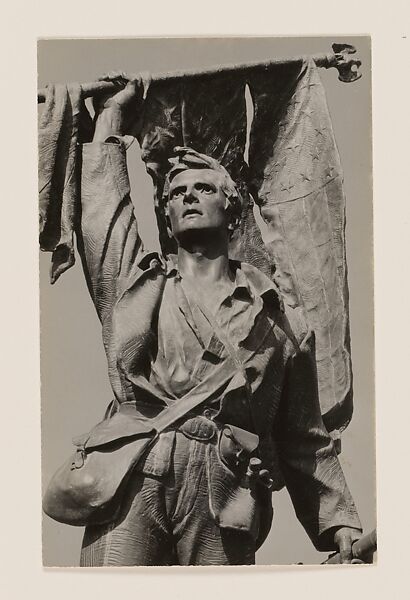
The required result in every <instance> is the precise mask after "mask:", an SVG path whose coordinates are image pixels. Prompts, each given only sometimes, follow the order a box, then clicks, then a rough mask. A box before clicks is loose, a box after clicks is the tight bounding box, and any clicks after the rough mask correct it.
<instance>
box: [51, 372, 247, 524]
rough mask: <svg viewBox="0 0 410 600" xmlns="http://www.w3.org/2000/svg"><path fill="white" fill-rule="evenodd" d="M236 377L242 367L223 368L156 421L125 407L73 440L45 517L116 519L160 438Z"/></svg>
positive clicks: (95, 520)
mask: <svg viewBox="0 0 410 600" xmlns="http://www.w3.org/2000/svg"><path fill="white" fill-rule="evenodd" d="M235 372H236V366H234V365H230V366H229V365H228V364H227V363H221V364H220V365H218V366H217V367H216V368H215V369H214V371H213V373H212V376H211V377H209V378H206V379H204V380H203V381H202V382H200V383H199V384H198V385H197V386H196V387H195V388H194V389H193V390H191V391H190V392H189V393H188V394H186V395H185V396H183V397H182V398H180V399H179V400H178V401H177V402H175V403H174V404H172V405H171V406H169V407H167V408H165V409H164V410H162V412H160V413H159V414H158V415H157V416H156V417H154V418H151V419H147V418H144V417H141V416H140V415H138V413H137V412H136V411H135V409H134V410H132V411H129V410H124V411H123V412H121V405H120V411H119V412H117V413H115V414H114V415H113V416H111V417H109V418H106V419H104V420H103V421H101V423H99V424H98V425H96V426H95V427H94V428H93V429H92V430H91V431H90V432H89V433H87V434H85V435H82V436H80V437H78V438H77V439H75V440H73V442H74V444H75V446H76V451H75V452H74V454H73V455H71V456H70V458H69V459H68V460H67V461H66V462H65V463H64V464H63V465H62V466H61V467H60V468H59V469H58V471H57V472H56V473H55V475H54V476H53V478H52V479H51V481H50V483H49V485H48V487H47V490H46V492H45V495H44V498H43V510H44V512H45V513H46V514H47V515H48V516H50V517H51V518H52V519H54V520H55V521H59V522H60V523H66V524H67V525H78V526H84V525H97V524H103V523H109V522H110V521H112V520H114V518H115V517H116V515H117V514H118V511H119V509H120V505H121V498H122V496H123V492H124V489H125V486H126V484H127V481H128V479H129V477H130V475H131V473H132V471H133V469H134V468H135V467H136V465H137V463H138V462H139V460H140V459H141V458H142V456H143V455H144V453H145V452H146V451H147V450H148V449H149V448H150V446H151V445H152V444H153V443H154V442H155V441H156V439H157V438H158V436H159V434H160V433H161V432H162V431H164V430H165V429H167V428H168V427H170V426H171V425H173V424H174V423H176V422H177V421H178V420H180V419H182V418H183V417H185V416H186V415H187V414H188V413H189V412H190V411H193V410H194V409H195V408H197V407H198V406H200V405H201V404H202V403H204V402H205V401H207V400H210V398H212V393H211V391H212V390H213V391H214V393H215V395H218V393H217V392H218V390H222V389H224V387H225V386H226V385H227V383H228V382H229V380H230V379H231V378H232V377H233V375H234V374H235ZM214 397H215V396H214ZM124 409H125V407H124Z"/></svg>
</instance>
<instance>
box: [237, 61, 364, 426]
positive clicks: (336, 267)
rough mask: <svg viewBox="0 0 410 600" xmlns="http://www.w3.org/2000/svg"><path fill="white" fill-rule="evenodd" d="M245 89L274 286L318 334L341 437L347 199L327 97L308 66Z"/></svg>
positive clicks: (345, 398)
mask: <svg viewBox="0 0 410 600" xmlns="http://www.w3.org/2000/svg"><path fill="white" fill-rule="evenodd" d="M249 85H250V90H251V94H252V99H253V103H254V118H253V123H252V129H251V141H250V150H249V187H250V191H251V193H252V194H253V197H254V198H255V201H256V202H257V203H258V204H259V206H260V209H261V214H262V217H263V219H264V221H265V222H266V224H267V226H268V230H269V231H268V234H267V236H265V243H266V246H267V250H268V252H269V254H270V255H271V257H272V261H273V263H274V264H275V267H276V272H275V276H274V278H275V280H276V282H277V284H278V286H279V287H280V289H281V291H282V295H283V297H284V299H285V302H286V303H287V304H289V305H290V306H301V307H303V308H304V311H305V314H306V317H307V320H308V322H309V325H310V327H311V329H312V330H313V331H314V332H315V335H316V360H317V370H318V382H319V395H320V403H321V409H322V414H323V417H324V421H325V424H326V426H327V428H328V429H329V430H330V431H331V430H342V429H343V428H344V427H345V426H346V425H347V424H348V422H349V420H350V418H351V413H352V375H351V360H350V336H349V319H348V289H347V269H346V256H345V234H344V229H345V197H344V192H343V184H342V181H343V178H342V170H341V166H340V160H339V155H338V151H337V147H336V142H335V138H334V134H333V129H332V124H331V119H330V115H329V112H328V108H327V103H326V97H325V91H324V88H323V86H322V83H321V80H320V77H319V74H318V69H317V67H316V65H315V64H314V62H313V60H309V59H307V60H305V61H303V62H301V63H299V64H293V65H283V66H279V67H276V68H275V69H274V70H273V71H272V73H270V74H266V73H264V74H259V73H255V74H254V75H253V76H252V78H251V80H250V82H249ZM336 437H337V433H336Z"/></svg>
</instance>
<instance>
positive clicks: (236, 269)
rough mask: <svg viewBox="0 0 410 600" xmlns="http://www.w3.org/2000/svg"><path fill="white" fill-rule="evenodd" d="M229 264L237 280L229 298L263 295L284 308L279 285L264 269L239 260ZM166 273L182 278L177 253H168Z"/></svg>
mask: <svg viewBox="0 0 410 600" xmlns="http://www.w3.org/2000/svg"><path fill="white" fill-rule="evenodd" d="M229 265H230V267H231V270H232V271H233V273H234V274H235V281H233V282H232V288H231V291H230V293H229V294H228V295H227V298H228V297H233V296H234V295H235V296H236V295H240V294H244V295H245V297H248V298H249V299H253V298H255V297H261V298H263V300H264V301H266V302H269V303H270V304H272V303H273V305H274V306H275V307H276V308H280V309H283V307H282V303H281V299H280V294H279V290H278V288H277V286H276V285H275V283H274V282H273V281H272V280H271V279H269V277H267V276H266V275H265V274H264V273H262V271H260V270H259V269H258V268H256V267H254V266H253V265H250V264H248V263H245V262H240V261H237V260H231V259H230V260H229ZM165 273H166V277H168V278H171V277H175V278H177V279H179V280H180V279H181V275H180V273H179V271H178V257H177V255H176V254H169V255H168V257H167V259H166V261H165Z"/></svg>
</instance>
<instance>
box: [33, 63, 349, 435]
mask: <svg viewBox="0 0 410 600" xmlns="http://www.w3.org/2000/svg"><path fill="white" fill-rule="evenodd" d="M246 85H248V86H249V90H250V94H251V98H252V101H253V119H252V122H251V123H249V121H250V119H249V117H248V114H247V105H246V94H245V89H246ZM50 98H51V100H49V104H47V105H46V117H47V115H48V118H45V117H43V119H42V121H41V123H40V134H41V135H40V162H39V165H40V175H41V176H40V183H41V186H42V187H41V194H40V208H41V215H42V229H41V237H42V246H43V248H44V249H47V250H52V251H53V250H54V254H56V250H58V248H60V247H62V248H63V249H67V252H68V257H63V259H59V261H57V264H56V266H57V267H58V268H57V269H56V270H55V271H54V275H55V278H56V277H57V276H58V274H59V273H60V272H62V271H63V270H64V269H66V268H67V267H68V266H70V265H71V264H72V263H73V262H74V260H73V246H72V230H73V224H74V223H75V218H76V215H75V197H76V187H75V182H76V181H77V178H76V177H74V175H73V170H74V167H75V156H74V148H75V146H76V142H77V138H78V136H79V132H78V107H79V93H78V90H77V94H76V99H75V102H68V100H67V98H68V99H70V97H69V96H67V91H66V90H65V91H63V98H62V100H61V102H60V104H59V105H58V107H57V108H58V110H56V108H55V107H54V105H55V101H54V96H52V97H50ZM50 102H51V103H52V104H53V107H54V108H53V110H52V111H51V112H50V108H47V107H48V106H49V105H50ZM50 106H51V105H50ZM66 106H68V108H69V109H70V110H68V109H66ZM67 115H68V116H67ZM67 123H68V125H67ZM64 127H66V128H67V127H68V131H66V132H65V135H62V134H61V132H60V129H61V128H62V129H64ZM59 128H60V129H59ZM248 131H249V132H250V133H249V140H250V141H249V159H248V163H247V162H246V161H245V147H246V141H247V132H248ZM48 132H51V133H50V134H49V133H48ZM63 133H64V132H63ZM79 139H80V140H81V139H82V140H84V139H86V138H85V137H84V136H83V137H82V138H81V136H80V137H79ZM61 140H63V141H64V140H65V141H64V148H63V149H61V148H60V146H61V144H60V142H61ZM138 140H139V143H140V146H141V156H142V159H143V160H144V162H145V163H146V168H147V171H148V172H149V173H150V175H151V177H152V179H153V184H154V202H155V211H156V217H157V222H158V229H159V236H160V243H161V247H162V251H163V252H164V254H170V253H172V252H175V242H174V240H173V239H172V238H171V237H170V236H169V235H168V230H167V226H166V219H165V214H164V184H165V176H166V173H167V170H168V169H169V158H170V157H171V156H172V155H173V154H174V151H173V150H174V147H175V146H190V147H191V148H193V149H194V150H196V151H198V152H201V153H205V154H208V155H210V156H212V157H214V158H216V159H217V160H219V161H220V162H221V163H222V164H223V165H224V166H225V167H226V169H227V170H228V171H229V172H230V174H231V176H232V178H233V179H234V181H236V183H237V185H238V188H239V190H240V192H241V194H242V197H243V199H244V205H243V214H242V223H241V227H240V229H239V230H238V231H237V232H236V233H235V235H234V237H233V239H232V240H231V248H230V250H231V256H232V257H233V258H237V259H239V260H243V261H246V262H249V263H251V264H253V265H254V266H256V267H258V268H259V269H260V270H261V271H263V272H264V273H265V274H267V275H268V276H269V277H271V278H273V279H274V280H275V282H276V283H277V285H278V286H279V288H280V291H281V293H282V297H283V301H284V304H285V306H286V305H288V306H293V307H295V306H300V307H302V308H303V309H304V312H305V315H306V319H307V321H308V323H309V326H310V327H311V329H312V330H314V332H315V335H316V360H317V371H318V383H319V398H320V404H321V410H322V414H323V418H324V421H325V424H326V426H327V428H328V430H329V431H334V432H335V434H334V435H335V437H337V435H338V433H337V432H338V431H340V430H343V429H344V428H345V427H346V425H347V424H348V423H349V421H350V418H351V413H352V375H351V360H350V337H349V319H348V290H347V269H346V256H345V237H344V228H345V199H344V193H343V187H342V171H341V166H340V160H339V155H338V152H337V148H336V143H335V139H334V135H333V130H332V124H331V120H330V116H329V112H328V109H327V104H326V98H325V93H324V89H323V86H322V83H321V81H320V78H319V75H318V69H317V67H316V65H315V63H314V61H313V59H306V60H302V59H301V60H296V61H295V60H292V61H289V62H288V63H286V62H282V63H279V64H277V65H272V66H270V67H264V68H263V69H257V68H255V69H254V70H253V71H252V70H251V71H249V70H247V71H246V72H245V71H242V72H241V71H240V70H239V71H236V72H235V73H231V74H226V73H217V74H213V75H209V74H208V75H203V76H198V77H195V78H190V79H189V78H182V79H179V80H178V81H175V80H170V81H167V80H162V81H157V82H155V81H154V82H153V83H152V84H151V86H150V87H149V89H148V92H147V95H146V98H145V101H144V105H143V108H142V114H141V115H140V129H139V134H138ZM61 143H62V142H61ZM64 165H66V167H67V168H64ZM51 192H52V193H53V194H54V195H57V200H58V202H55V203H54V208H53V207H52V206H51V204H50V194H51ZM165 192H166V190H165ZM254 203H256V204H257V205H258V206H259V207H260V211H261V216H262V218H263V219H264V221H265V223H266V225H267V229H268V233H267V235H266V236H265V241H263V239H262V235H261V232H260V230H259V227H258V225H257V223H256V220H255V217H254Z"/></svg>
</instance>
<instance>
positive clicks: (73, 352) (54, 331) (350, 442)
mask: <svg viewBox="0 0 410 600" xmlns="http://www.w3.org/2000/svg"><path fill="white" fill-rule="evenodd" d="M339 41H340V42H348V43H352V44H354V45H355V46H356V47H357V49H358V55H359V57H360V58H361V60H362V61H363V66H362V72H363V77H362V79H361V80H360V81H358V82H356V83H354V84H349V85H346V84H342V83H341V82H339V81H338V79H337V73H336V71H334V70H329V71H325V70H324V69H321V70H320V74H321V77H322V81H323V83H324V85H325V88H326V92H327V97H328V104H329V109H330V112H331V116H332V120H333V127H334V131H335V136H336V140H337V143H338V147H339V152H340V155H341V160H342V165H343V169H344V174H345V190H346V196H347V211H346V212H347V228H346V237H347V259H348V268H349V286H350V316H351V337H352V359H353V371H354V393H355V412H354V416H353V420H352V423H351V425H350V426H349V428H348V429H347V431H346V432H345V433H344V435H343V452H342V455H341V462H342V465H343V468H344V472H345V475H346V479H347V481H348V484H349V486H350V488H351V491H352V493H353V496H354V498H355V501H356V504H357V507H358V510H359V513H360V516H361V519H362V522H363V526H364V529H365V531H369V530H370V529H373V528H374V527H375V508H376V507H375V458H374V455H375V450H374V447H375V441H374V382H373V355H374V342H373V275H372V201H371V92H370V90H371V80H370V40H369V38H365V37H355V38H347V37H343V38H340V39H338V38H337V37H331V38H326V37H314V38H302V37H298V38H212V39H206V38H198V39H160V38H156V39H155V38H154V39H148V38H147V39H133V40H126V39H122V40H121V39H119V40H114V39H112V40H108V39H105V40H102V39H101V40H97V39H95V40H44V41H40V42H39V52H38V75H39V87H42V86H44V85H45V84H46V83H48V82H68V81H80V82H86V81H92V80H94V79H95V78H96V77H98V76H99V75H101V74H103V73H104V72H107V71H109V70H113V69H121V70H124V71H128V72H139V71H142V70H149V71H151V72H156V71H167V70H174V69H183V68H190V67H201V66H207V65H213V64H219V63H221V64H222V63H230V62H242V61H252V60H262V59H266V58H269V57H281V56H295V55H300V54H314V53H317V52H329V51H330V50H331V43H332V42H339ZM40 110H41V109H40ZM128 164H129V170H130V176H131V186H132V197H133V201H134V204H135V205H136V209H137V217H138V220H139V223H140V227H141V231H142V235H143V238H144V241H145V243H146V245H147V246H148V247H156V245H157V239H156V234H155V221H154V213H153V207H152V185H151V181H150V178H149V177H148V176H147V175H146V173H145V169H144V165H143V164H142V163H141V161H140V158H139V149H138V145H137V143H134V144H133V146H132V147H131V148H130V150H129V154H128ZM49 264H50V256H49V255H46V254H42V255H41V262H40V289H41V376H42V443H43V458H42V469H43V482H44V484H46V483H47V482H48V481H49V479H50V477H51V475H52V474H53V472H54V471H55V470H56V468H58V466H59V465H60V464H61V463H62V462H63V461H64V460H65V459H66V457H67V455H68V454H69V453H70V452H71V450H72V445H71V438H72V437H73V436H74V435H76V434H79V433H82V432H84V431H86V430H88V429H89V428H90V427H91V426H93V425H94V424H95V423H96V422H97V421H99V420H100V419H101V416H102V414H103V412H104V409H105V406H106V405H107V403H108V402H109V401H110V399H111V391H110V386H109V383H108V377H107V373H106V362H105V355H104V352H103V348H102V341H101V332H100V325H99V322H98V319H97V316H96V314H95V312H94V308H93V305H92V303H91V300H90V298H89V296H88V292H87V290H86V287H85V284H84V281H83V276H82V272H81V268H80V265H79V262H78V263H77V265H76V266H75V267H74V268H73V269H71V270H70V271H68V272H67V273H66V274H64V275H63V276H62V278H61V279H60V280H59V281H58V283H57V284H55V286H53V287H52V286H50V285H49V282H48V272H49ZM274 506H275V519H274V524H273V527H272V531H271V534H270V536H269V538H268V540H267V541H266V542H265V544H264V546H263V548H262V549H261V550H260V551H259V553H258V555H257V562H258V564H290V563H295V562H298V561H303V562H304V563H319V562H321V561H322V560H323V559H324V558H325V555H322V554H319V553H317V552H316V551H315V550H314V548H313V547H312V545H311V543H310V541H309V539H308V538H307V536H306V534H305V533H304V531H303V529H302V527H301V526H300V525H299V523H298V521H297V519H296V517H295V515H294V511H293V508H292V505H291V503H290V500H289V497H288V495H287V493H286V491H282V492H280V493H277V494H275V495H274ZM81 537H82V529H81V528H74V527H68V526H64V525H60V524H58V523H55V522H54V521H52V520H51V519H49V518H48V517H44V521H43V559H44V564H45V565H48V566H52V565H53V566H74V565H77V564H78V559H79V548H80V544H81Z"/></svg>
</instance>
